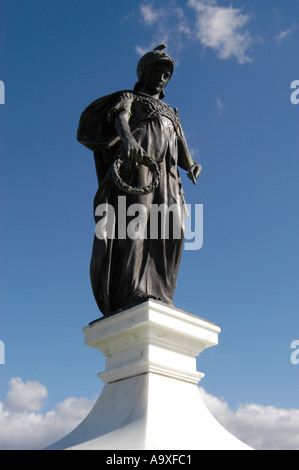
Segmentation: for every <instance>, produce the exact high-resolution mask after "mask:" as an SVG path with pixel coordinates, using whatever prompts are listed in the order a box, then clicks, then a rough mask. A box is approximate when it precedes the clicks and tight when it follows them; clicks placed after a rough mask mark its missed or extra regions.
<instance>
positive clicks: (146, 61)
mask: <svg viewBox="0 0 299 470" xmlns="http://www.w3.org/2000/svg"><path fill="white" fill-rule="evenodd" d="M165 47H166V46H165V45H164V44H160V46H157V47H156V48H155V49H154V50H153V51H150V52H147V53H146V54H145V55H144V56H142V57H141V59H140V60H139V62H138V64H137V77H138V79H139V80H140V78H141V75H142V72H143V71H144V70H145V69H146V68H147V67H148V66H149V65H152V64H154V63H155V62H158V61H159V62H160V61H163V62H166V63H167V65H168V66H169V68H170V70H171V74H172V72H173V69H174V60H173V59H172V57H170V56H169V55H168V54H166V52H164V50H163V49H165Z"/></svg>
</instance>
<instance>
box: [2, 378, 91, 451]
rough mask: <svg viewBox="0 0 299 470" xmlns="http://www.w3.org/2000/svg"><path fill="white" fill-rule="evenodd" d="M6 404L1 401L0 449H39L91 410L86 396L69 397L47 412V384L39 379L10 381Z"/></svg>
mask: <svg viewBox="0 0 299 470" xmlns="http://www.w3.org/2000/svg"><path fill="white" fill-rule="evenodd" d="M9 385H10V389H9V391H8V393H7V397H6V400H5V405H4V404H3V403H1V402H0V450H13V449H17V450H22V449H25V450H29V449H33V450H39V449H43V448H45V447H46V446H48V445H50V444H51V443H53V442H56V441H57V440H58V439H60V438H61V437H63V436H65V435H66V434H68V433H69V432H70V431H72V430H73V429H74V428H75V427H76V426H77V425H78V424H79V423H80V422H81V421H82V420H83V419H84V418H85V416H86V415H87V413H88V412H89V411H90V409H91V407H92V405H93V403H92V402H91V401H89V400H87V399H86V398H74V397H69V398H67V399H66V400H64V401H63V402H62V403H59V404H58V405H56V406H55V408H54V409H53V410H51V411H49V412H46V413H43V412H42V411H41V408H42V406H43V400H44V399H45V398H46V397H47V395H48V391H47V388H46V387H45V386H44V385H42V384H40V383H39V382H37V381H27V382H23V381H22V380H21V379H20V378H18V377H16V378H13V379H11V380H10V382H9Z"/></svg>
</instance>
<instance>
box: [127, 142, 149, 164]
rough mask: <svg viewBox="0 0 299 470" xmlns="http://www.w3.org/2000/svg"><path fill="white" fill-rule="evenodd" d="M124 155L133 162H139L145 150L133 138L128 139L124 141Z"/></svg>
mask: <svg viewBox="0 0 299 470" xmlns="http://www.w3.org/2000/svg"><path fill="white" fill-rule="evenodd" d="M125 147H126V157H127V158H128V159H129V160H132V161H133V162H138V163H140V162H141V161H142V159H143V155H144V154H145V151H144V150H143V148H142V147H141V145H139V144H138V143H137V142H136V140H135V139H134V138H132V139H129V140H128V141H127V143H126V146H125Z"/></svg>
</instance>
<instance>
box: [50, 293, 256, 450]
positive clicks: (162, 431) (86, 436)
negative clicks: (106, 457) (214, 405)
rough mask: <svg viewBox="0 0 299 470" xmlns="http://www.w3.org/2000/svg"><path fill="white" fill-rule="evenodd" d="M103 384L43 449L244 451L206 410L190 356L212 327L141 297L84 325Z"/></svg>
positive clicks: (209, 342) (212, 339)
mask: <svg viewBox="0 0 299 470" xmlns="http://www.w3.org/2000/svg"><path fill="white" fill-rule="evenodd" d="M83 331H84V334H85V341H86V344H88V345H90V346H93V347H96V348H98V349H99V350H100V351H101V352H102V353H103V354H104V355H105V356H106V370H105V372H104V373H102V374H100V377H101V378H102V380H104V382H106V385H105V387H104V389H103V390H102V393H101V394H100V396H99V398H98V400H97V402H96V404H95V405H94V407H93V409H92V410H91V412H90V413H89V414H88V416H87V417H86V418H85V419H84V420H83V421H82V423H81V424H80V425H79V426H78V427H77V428H76V429H74V430H73V431H72V432H71V433H70V434H68V435H67V436H66V437H64V438H63V439H61V440H60V441H58V442H56V443H55V444H53V445H52V446H50V447H48V448H47V449H46V450H62V449H69V450H100V449H103V450H144V449H148V450H155V449H159V450H170V449H171V450H182V449H186V450H198V449H200V450H211V449H212V450H249V449H250V447H248V446H247V445H245V444H244V443H242V442H241V441H240V440H238V439H237V438H235V437H234V436H232V435H231V434H230V433H229V432H228V431H227V430H226V429H224V428H223V426H221V425H220V424H219V423H218V421H216V419H215V418H214V417H213V416H212V414H211V413H210V411H209V410H208V408H207V407H206V405H205V404H204V402H203V400H202V398H201V395H200V392H199V389H198V386H197V383H198V381H199V380H200V379H201V378H202V377H203V374H201V373H199V372H197V371H196V356H197V355H198V354H199V352H201V351H202V350H203V349H205V348H206V347H210V346H213V345H215V344H217V341H218V333H219V332H220V329H219V328H218V327H217V326H215V325H213V324H212V323H210V322H207V321H205V320H203V319H200V318H198V317H195V316H193V315H190V314H188V313H186V312H182V311H181V310H178V309H174V308H170V307H166V306H164V305H162V304H159V303H158V302H154V301H149V302H146V303H144V304H142V305H141V306H137V307H134V308H132V309H129V310H127V311H125V312H121V313H120V314H118V315H115V316H113V317H109V318H105V319H103V320H100V321H98V322H96V323H93V324H91V325H89V326H88V327H86V328H84V330H83Z"/></svg>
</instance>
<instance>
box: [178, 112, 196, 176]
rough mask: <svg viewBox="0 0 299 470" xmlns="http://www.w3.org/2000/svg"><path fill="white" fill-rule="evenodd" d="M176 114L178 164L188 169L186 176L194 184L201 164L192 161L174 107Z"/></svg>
mask: <svg viewBox="0 0 299 470" xmlns="http://www.w3.org/2000/svg"><path fill="white" fill-rule="evenodd" d="M174 111H175V113H176V116H177V118H178V119H177V122H178V127H177V134H178V147H179V155H178V165H179V166H180V167H181V168H183V170H186V171H188V178H190V179H191V180H192V181H193V183H194V184H196V180H197V178H199V175H200V173H201V165H200V164H199V163H196V162H194V160H193V158H192V157H191V154H190V151H189V148H188V145H187V142H186V138H185V134H184V131H183V128H182V125H181V121H180V118H179V114H178V110H177V109H176V108H175V109H174Z"/></svg>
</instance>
